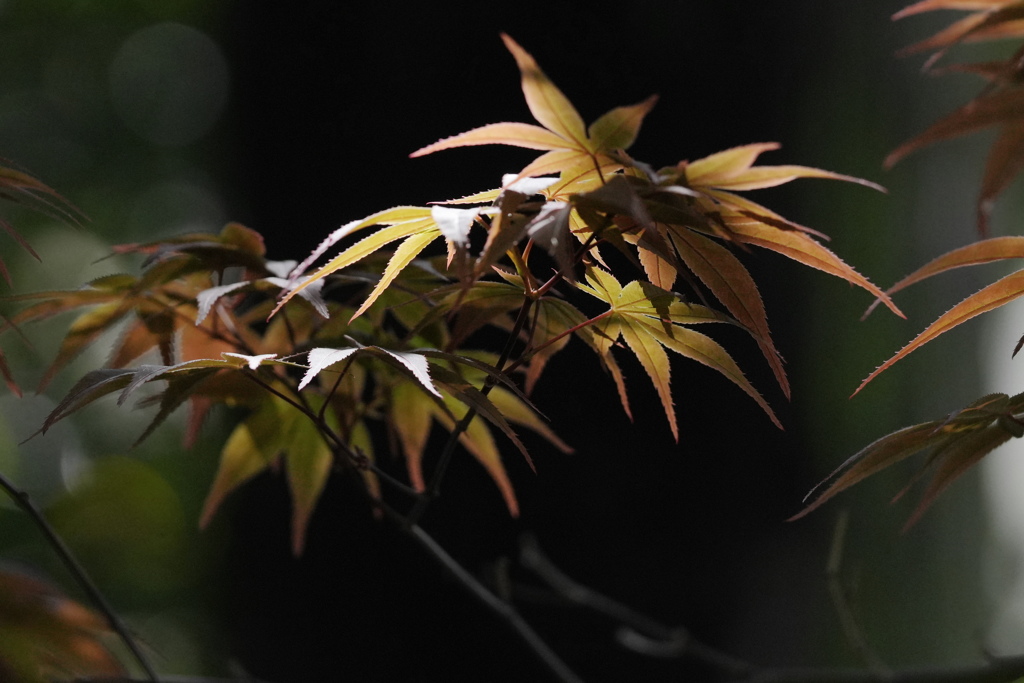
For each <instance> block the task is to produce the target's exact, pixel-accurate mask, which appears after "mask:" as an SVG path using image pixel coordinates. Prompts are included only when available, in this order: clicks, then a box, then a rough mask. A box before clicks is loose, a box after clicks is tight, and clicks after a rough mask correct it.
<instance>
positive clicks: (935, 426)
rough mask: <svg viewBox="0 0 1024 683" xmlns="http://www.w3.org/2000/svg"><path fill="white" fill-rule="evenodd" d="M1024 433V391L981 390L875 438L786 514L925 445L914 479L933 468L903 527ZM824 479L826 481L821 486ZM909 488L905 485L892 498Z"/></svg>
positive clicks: (825, 497) (811, 507) (807, 510)
mask: <svg viewBox="0 0 1024 683" xmlns="http://www.w3.org/2000/svg"><path fill="white" fill-rule="evenodd" d="M1021 436H1024V394H1018V395H1016V396H1014V397H1012V398H1011V397H1009V396H1007V395H1006V394H990V395H988V396H983V397H982V398H980V399H978V400H977V401H975V402H974V403H972V404H971V405H969V406H967V407H966V408H964V409H962V410H959V411H957V412H954V413H952V414H950V415H948V416H946V417H945V418H944V419H941V420H935V421H932V422H925V423H923V424H919V425H914V426H912V427H904V428H903V429H900V430H898V431H896V432H893V433H892V434H889V435H887V436H884V437H882V438H881V439H878V440H877V441H875V442H874V443H872V444H870V445H869V446H867V447H866V448H864V449H863V450H861V451H860V452H858V453H857V454H855V455H854V456H852V457H851V458H850V459H848V460H847V461H846V462H844V463H843V464H842V465H840V466H839V467H838V468H837V469H836V470H835V471H834V472H833V473H832V474H830V475H829V476H828V477H827V478H826V479H825V480H824V481H823V482H821V483H820V484H818V486H816V487H815V488H814V489H812V490H811V492H810V493H809V494H808V495H807V498H811V497H812V496H814V495H815V492H816V491H817V490H818V489H819V488H821V487H823V486H825V488H824V490H822V491H821V493H818V494H817V497H815V498H814V500H813V502H811V503H810V504H809V505H807V507H805V508H804V509H803V510H802V511H801V512H799V513H797V514H796V515H794V516H793V517H791V518H790V521H792V520H796V519H799V518H801V517H803V516H805V515H807V514H809V513H811V512H812V511H814V510H816V509H817V508H819V507H820V506H821V505H823V504H824V503H825V502H826V501H828V500H829V499H831V498H832V497H833V496H835V495H836V494H838V493H840V492H841V491H844V490H846V489H848V488H850V487H851V486H853V485H854V484H857V483H858V482H860V481H863V480H864V479H866V478H867V477H869V476H871V475H872V474H875V473H876V472H879V471H881V470H883V469H885V468H887V467H890V466H891V465H894V464H896V463H897V462H900V461H902V460H904V459H906V458H909V457H910V456H912V455H914V454H916V453H920V452H922V451H928V452H929V456H928V459H927V461H926V462H925V464H924V465H923V466H922V468H921V470H920V471H919V473H918V474H917V475H916V476H915V477H914V478H913V479H912V480H911V482H910V484H911V485H913V484H914V483H915V482H916V481H917V480H918V479H919V478H920V477H921V476H923V475H924V474H926V473H927V471H928V470H934V474H933V476H932V479H931V481H930V482H929V484H928V486H927V488H926V489H925V492H924V495H923V496H922V498H921V502H920V503H919V504H918V505H917V507H916V509H915V510H914V512H913V513H912V514H911V516H910V518H909V519H908V520H907V523H906V525H905V526H904V530H906V529H909V528H910V527H911V526H912V525H914V524H915V523H916V522H917V521H918V520H919V519H920V518H921V516H922V515H923V514H924V513H925V511H927V509H928V508H929V507H930V506H931V505H932V503H934V502H935V499H936V498H937V497H938V496H939V495H940V494H941V493H942V492H943V491H945V490H946V489H947V488H948V487H949V485H950V484H952V483H953V481H955V480H956V479H957V478H959V477H960V476H961V475H962V474H963V473H964V472H966V471H967V470H968V469H970V468H971V467H972V466H974V465H975V464H977V463H978V462H979V461H980V460H981V459H982V458H983V457H985V456H986V455H988V454H989V453H991V452H992V451H993V450H994V449H995V448H997V447H998V446H1000V445H1002V444H1004V443H1006V442H1007V441H1009V440H1010V439H1011V438H1014V437H1017V438H1019V437H1021ZM826 484H827V486H826ZM909 488H910V486H909V485H908V486H907V488H904V489H903V491H901V492H900V493H898V494H897V496H896V498H894V501H895V500H897V499H899V498H900V497H902V496H903V495H904V493H905V492H906V491H907V490H908V489H909Z"/></svg>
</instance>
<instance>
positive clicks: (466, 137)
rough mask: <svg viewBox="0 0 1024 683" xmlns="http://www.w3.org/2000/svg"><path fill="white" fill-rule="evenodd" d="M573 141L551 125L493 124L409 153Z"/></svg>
mask: <svg viewBox="0 0 1024 683" xmlns="http://www.w3.org/2000/svg"><path fill="white" fill-rule="evenodd" d="M570 144H571V143H570V142H569V141H567V140H566V139H565V138H563V137H561V136H559V135H556V134H555V133H552V132H551V131H550V130H548V129H547V128H541V127H540V126H535V125H533V124H532V123H491V124H488V125H486V126H480V127H479V128H474V129H473V130H468V131H466V132H465V133H459V134H458V135H453V136H451V137H447V138H444V139H443V140H438V141H437V142H435V143H433V144H431V145H427V146H426V147H423V148H421V149H418V150H416V151H415V152H413V153H412V154H410V155H409V156H410V157H422V156H426V155H427V154H433V153H434V152H440V151H442V150H445V149H453V148H455V147H471V146H473V145H512V146H513V147H525V148H527V149H539V150H555V149H565V148H566V147H568V146H569V145H570Z"/></svg>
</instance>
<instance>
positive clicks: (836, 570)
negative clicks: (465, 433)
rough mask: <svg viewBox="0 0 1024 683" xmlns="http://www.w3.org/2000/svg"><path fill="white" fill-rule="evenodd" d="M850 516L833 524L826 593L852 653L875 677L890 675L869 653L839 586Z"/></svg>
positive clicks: (845, 593)
mask: <svg viewBox="0 0 1024 683" xmlns="http://www.w3.org/2000/svg"><path fill="white" fill-rule="evenodd" d="M849 521H850V513H849V511H848V510H843V511H842V512H840V514H839V518H838V519H837V520H836V530H835V533H834V535H833V537H832V548H831V549H830V550H829V554H828V564H827V565H826V567H825V576H826V577H827V579H828V592H829V595H831V596H832V604H833V605H834V606H835V609H836V615H837V616H838V617H839V623H840V624H841V625H842V628H843V635H845V636H846V640H847V642H848V643H849V645H850V649H851V650H853V651H854V652H855V653H856V654H857V655H858V656H859V657H860V658H861V660H863V662H864V664H865V665H866V666H867V667H868V668H869V669H870V670H872V671H874V672H876V673H878V674H880V675H881V674H887V673H889V667H888V666H886V664H885V662H883V661H882V659H881V657H879V656H878V654H877V653H876V652H875V651H874V650H873V649H872V647H871V645H870V644H869V643H868V641H867V638H865V637H864V631H863V629H861V627H860V624H859V623H858V622H857V617H856V616H855V615H854V613H853V608H852V606H851V605H850V601H849V599H848V596H847V590H846V588H845V587H844V586H843V582H842V564H843V548H844V546H845V544H846V530H847V527H848V526H849Z"/></svg>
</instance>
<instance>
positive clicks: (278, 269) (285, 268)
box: [263, 259, 298, 278]
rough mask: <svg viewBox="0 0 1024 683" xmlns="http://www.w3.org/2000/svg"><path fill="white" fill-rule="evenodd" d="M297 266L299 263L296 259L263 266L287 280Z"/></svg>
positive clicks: (267, 262)
mask: <svg viewBox="0 0 1024 683" xmlns="http://www.w3.org/2000/svg"><path fill="white" fill-rule="evenodd" d="M296 264H298V261H296V260H295V259H288V260H287V261H266V262H264V264H263V265H265V266H266V267H267V270H269V271H270V272H271V273H273V274H274V275H276V276H277V277H283V278H287V277H288V273H290V272H292V270H294V269H295V266H296Z"/></svg>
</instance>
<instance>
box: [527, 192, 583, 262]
mask: <svg viewBox="0 0 1024 683" xmlns="http://www.w3.org/2000/svg"><path fill="white" fill-rule="evenodd" d="M571 210H572V206H571V205H570V204H569V203H567V202H559V201H554V202H545V203H544V206H542V207H540V211H538V212H537V215H536V216H534V217H533V220H531V221H530V223H529V224H528V225H527V226H526V234H528V235H529V236H530V237H532V238H534V239H536V240H538V242H540V243H541V244H542V246H544V247H545V248H546V249H547V250H548V251H552V252H553V250H555V249H557V248H558V247H560V246H565V245H564V244H561V243H560V242H559V240H561V239H563V238H565V239H566V240H567V239H568V238H569V236H570V234H569V212H570V211H571Z"/></svg>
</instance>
